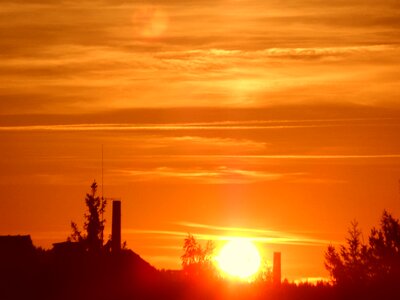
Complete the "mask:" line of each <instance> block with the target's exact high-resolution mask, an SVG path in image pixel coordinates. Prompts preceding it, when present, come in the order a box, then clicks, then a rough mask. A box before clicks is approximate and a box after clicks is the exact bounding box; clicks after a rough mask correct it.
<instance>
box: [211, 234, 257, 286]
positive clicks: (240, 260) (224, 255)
mask: <svg viewBox="0 0 400 300" xmlns="http://www.w3.org/2000/svg"><path fill="white" fill-rule="evenodd" d="M215 260H216V261H217V264H218V267H219V268H220V270H221V271H222V273H223V274H224V275H228V276H230V277H233V278H238V279H244V280H246V279H250V278H251V277H252V276H253V275H255V274H256V273H257V272H258V271H259V269H260V265H261V257H260V253H259V252H258V250H257V247H256V246H255V245H254V244H253V243H252V242H251V241H250V240H249V239H244V238H240V239H239V238H238V239H233V240H230V241H229V242H227V243H226V244H225V245H224V246H223V247H222V248H221V251H220V252H219V253H218V255H217V256H216V257H215Z"/></svg>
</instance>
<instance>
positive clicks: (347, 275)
mask: <svg viewBox="0 0 400 300" xmlns="http://www.w3.org/2000/svg"><path fill="white" fill-rule="evenodd" d="M360 237H361V231H360V230H359V228H358V224H357V222H352V224H351V228H350V229H349V237H348V238H347V239H346V245H342V246H340V251H337V250H336V249H335V247H334V246H332V245H330V246H329V247H328V249H327V251H326V253H325V267H326V269H327V270H328V271H329V273H330V275H331V278H332V281H333V282H334V283H336V284H338V285H355V284H358V285H359V284H371V283H372V284H376V283H379V282H381V283H382V282H385V284H387V283H389V284H390V283H391V282H392V283H394V282H397V283H396V284H400V281H399V278H400V223H399V220H398V219H395V218H394V217H393V216H392V215H391V214H389V213H388V212H387V211H384V212H383V215H382V218H381V223H380V228H379V229H377V228H373V229H372V230H371V234H370V236H369V240H368V241H369V242H368V244H363V243H362V241H361V238H360Z"/></svg>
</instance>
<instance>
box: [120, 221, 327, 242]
mask: <svg viewBox="0 0 400 300" xmlns="http://www.w3.org/2000/svg"><path fill="white" fill-rule="evenodd" d="M177 225H179V226H182V227H184V228H186V229H187V230H185V231H168V230H142V229H141V230H136V229H127V230H125V232H126V233H128V234H135V235H136V234H137V235H145V236H149V237H152V238H160V239H173V240H181V239H183V238H184V237H186V236H187V234H188V232H191V233H193V234H194V236H195V237H196V238H198V239H200V240H213V241H220V242H223V241H227V240H231V239H234V238H248V239H250V240H252V241H254V242H256V243H263V244H277V245H302V246H326V245H328V244H329V243H331V242H332V241H327V240H324V239H318V238H313V237H309V236H304V235H296V234H291V233H287V232H282V231H274V230H264V229H256V228H240V227H228V226H213V225H206V224H196V223H190V222H178V223H177ZM204 231H206V232H204Z"/></svg>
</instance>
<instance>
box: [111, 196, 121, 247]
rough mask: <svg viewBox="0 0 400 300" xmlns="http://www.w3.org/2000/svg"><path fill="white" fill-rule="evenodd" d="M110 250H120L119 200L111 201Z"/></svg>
mask: <svg viewBox="0 0 400 300" xmlns="http://www.w3.org/2000/svg"><path fill="white" fill-rule="evenodd" d="M112 204H113V205H112V229H111V251H112V252H113V253H118V252H119V251H120V250H121V201H120V200H113V203H112Z"/></svg>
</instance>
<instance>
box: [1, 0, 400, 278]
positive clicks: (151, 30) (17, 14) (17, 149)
mask: <svg viewBox="0 0 400 300" xmlns="http://www.w3.org/2000/svg"><path fill="white" fill-rule="evenodd" d="M0 16H1V17H0V48H1V49H2V51H1V53H0V60H1V64H0V82H1V87H0V139H1V147H0V193H1V195H2V197H1V198H2V200H0V219H1V220H2V222H1V223H0V234H24V233H30V234H31V235H32V237H33V240H34V243H35V244H36V245H41V246H44V247H50V246H51V243H52V242H58V241H62V240H64V239H65V238H66V236H67V235H68V234H69V224H70V221H71V220H75V221H77V222H78V223H81V222H82V221H83V217H82V216H83V213H84V209H85V207H84V196H85V193H86V192H88V190H89V186H90V184H91V182H92V181H93V179H96V180H97V181H98V182H99V183H100V182H101V145H104V170H105V171H104V178H105V181H104V193H105V196H106V197H118V198H121V199H122V202H123V239H124V240H126V241H127V242H128V246H129V247H130V248H132V249H133V250H134V251H136V252H137V253H139V254H140V255H141V256H143V257H144V258H145V259H147V260H148V261H149V262H150V263H152V264H153V265H155V266H156V267H159V268H178V267H179V257H180V255H181V246H182V241H183V238H184V237H185V235H186V234H187V233H188V232H191V233H193V234H194V235H195V236H197V237H198V238H199V239H201V240H202V239H215V240H216V241H217V242H218V241H219V240H221V239H224V238H225V237H227V236H236V235H244V236H248V237H252V238H253V239H254V240H255V241H256V242H257V243H258V245H259V248H260V249H263V252H264V255H265V256H266V257H267V258H268V259H271V258H272V254H271V253H272V251H282V261H283V276H285V277H288V278H289V279H298V278H306V277H324V276H327V273H326V272H325V270H324V267H323V252H324V250H325V248H326V246H327V244H328V243H329V242H334V243H336V242H343V240H344V237H345V233H346V228H347V226H348V225H349V223H350V221H351V220H353V219H354V218H356V219H357V220H358V221H359V222H360V225H361V227H362V229H364V235H365V237H366V236H367V234H368V231H369V229H370V228H371V227H372V226H373V225H377V224H378V221H379V216H380V214H381V213H382V211H383V209H385V208H386V209H388V210H389V211H391V212H393V213H394V214H395V215H397V216H399V215H400V195H399V181H398V180H399V179H400V139H399V132H400V131H399V129H400V128H399V126H400V101H399V86H400V82H399V81H400V79H399V78H400V76H399V75H400V74H399V70H400V68H399V66H400V59H399V57H400V47H399V41H400V40H399V36H400V35H399V26H400V22H399V20H400V6H399V2H398V1H390V0H384V1H372V0H368V1H362V2H360V1H356V0H350V1H340V0H333V1H329V3H328V2H327V1H319V0H314V1H311V0H300V1H292V0H289V1H285V3H282V1H261V0H252V1H239V0H236V1H234V0H224V1H200V0H192V1H189V2H188V1H178V0H173V1H161V0H159V1H114V0H109V1H79V2H78V1H62V2H57V3H54V1H46V0H37V1H30V2H29V4H27V3H25V1H15V0H14V1H3V3H2V6H1V8H0ZM108 220H110V217H109V216H108ZM108 225H110V224H108Z"/></svg>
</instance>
